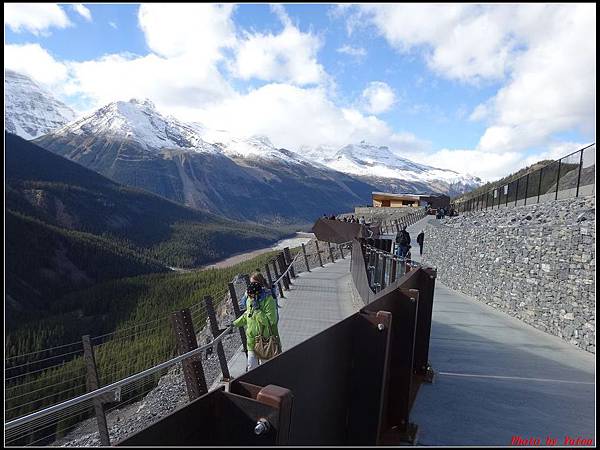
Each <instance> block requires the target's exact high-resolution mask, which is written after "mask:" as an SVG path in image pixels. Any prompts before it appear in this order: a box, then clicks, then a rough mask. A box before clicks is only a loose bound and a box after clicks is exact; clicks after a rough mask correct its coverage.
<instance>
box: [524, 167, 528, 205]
mask: <svg viewBox="0 0 600 450" xmlns="http://www.w3.org/2000/svg"><path fill="white" fill-rule="evenodd" d="M528 194H529V172H527V177H526V178H525V202H524V203H523V205H524V206H525V205H527V195H528Z"/></svg>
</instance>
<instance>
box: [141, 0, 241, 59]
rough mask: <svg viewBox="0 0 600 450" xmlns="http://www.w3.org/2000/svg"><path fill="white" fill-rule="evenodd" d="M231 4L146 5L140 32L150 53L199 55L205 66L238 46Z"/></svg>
mask: <svg viewBox="0 0 600 450" xmlns="http://www.w3.org/2000/svg"><path fill="white" fill-rule="evenodd" d="M233 9H234V5H231V4H221V5H218V4H143V5H141V6H140V9H139V12H138V20H139V24H140V28H141V29H142V31H143V32H144V35H145V37H146V43H147V44H148V47H150V49H151V50H152V51H153V52H155V53H157V54H158V55H160V56H163V57H176V56H181V55H183V54H186V55H192V54H193V55H195V57H196V58H198V59H200V60H202V61H203V62H204V63H205V64H209V63H214V62H215V61H217V60H219V59H221V58H222V52H221V49H222V48H226V47H231V46H234V45H235V43H236V37H235V25H234V23H233V20H232V18H231V14H232V12H233Z"/></svg>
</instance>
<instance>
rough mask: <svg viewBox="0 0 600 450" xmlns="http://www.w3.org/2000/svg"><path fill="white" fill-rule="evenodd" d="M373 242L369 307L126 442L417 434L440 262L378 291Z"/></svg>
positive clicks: (365, 438)
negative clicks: (417, 404) (415, 419)
mask: <svg viewBox="0 0 600 450" xmlns="http://www.w3.org/2000/svg"><path fill="white" fill-rule="evenodd" d="M365 249H366V244H365V242H361V241H359V240H354V242H353V248H352V257H351V258H352V265H351V268H352V270H351V272H352V279H353V282H354V285H355V287H356V290H357V291H358V292H359V295H360V296H361V297H362V299H363V301H364V303H365V306H364V307H363V308H362V309H361V310H360V311H359V312H357V313H355V314H353V315H351V316H349V317H348V318H346V319H344V320H342V321H341V322H338V323H337V324H335V325H333V326H331V327H329V328H327V329H326V330H324V331H322V332H321V333H319V334H317V335H315V336H313V337H311V338H309V339H308V340H306V341H304V342H302V343H300V344H298V345H296V346H295V347H292V348H291V349H289V350H287V351H285V352H283V353H282V354H280V355H278V356H276V357H275V358H273V359H271V360H270V361H267V362H266V363H264V364H262V365H260V366H259V367H257V368H256V369H254V370H251V371H250V372H247V373H245V374H244V375H242V376H240V377H238V378H236V379H234V380H232V381H231V383H230V385H229V387H230V389H229V392H223V391H222V390H218V391H213V392H210V393H208V394H205V395H203V396H202V397H200V398H198V399H196V400H195V401H193V402H192V403H190V404H189V405H187V406H184V407H182V408H180V409H179V410H177V411H175V412H174V413H172V414H171V415H169V416H167V417H166V418H164V419H162V420H160V421H159V422H157V423H155V424H153V425H151V426H150V427H148V428H146V429H145V430H142V431H140V432H138V433H137V434H135V435H133V436H131V437H129V438H127V439H125V440H124V441H121V442H120V443H119V444H118V445H163V446H172V445H184V446H211V445H243V446H254V445H297V446H299V445H352V446H356V445H394V444H400V443H412V444H414V443H415V441H416V435H417V428H418V427H417V425H415V424H413V423H411V422H410V411H411V409H412V406H413V404H414V401H415V398H416V396H417V393H418V390H419V387H420V385H421V383H422V382H424V381H431V379H432V375H433V372H432V370H431V366H430V364H429V361H428V356H429V355H428V353H429V336H430V331H431V313H432V306H433V292H434V287H435V270H434V269H430V268H424V267H420V266H416V265H415V266H413V267H411V270H409V271H408V272H406V273H405V274H403V275H402V276H400V277H399V278H398V279H396V280H391V281H389V283H388V285H387V286H386V287H384V288H383V289H381V290H380V291H379V292H377V293H375V292H374V291H373V290H372V289H371V288H370V287H369V283H368V276H367V267H366V252H365ZM378 251H381V250H378Z"/></svg>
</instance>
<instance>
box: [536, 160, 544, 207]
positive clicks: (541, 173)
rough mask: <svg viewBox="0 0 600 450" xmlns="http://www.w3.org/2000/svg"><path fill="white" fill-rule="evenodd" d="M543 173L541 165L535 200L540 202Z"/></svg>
mask: <svg viewBox="0 0 600 450" xmlns="http://www.w3.org/2000/svg"><path fill="white" fill-rule="evenodd" d="M543 174H544V168H543V167H542V168H541V169H540V181H539V182H538V198H537V202H536V203H539V202H540V192H541V191H542V175H543Z"/></svg>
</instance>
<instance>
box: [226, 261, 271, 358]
mask: <svg viewBox="0 0 600 450" xmlns="http://www.w3.org/2000/svg"><path fill="white" fill-rule="evenodd" d="M267 268H268V267H267ZM269 278H271V277H269ZM269 285H270V283H269ZM229 296H230V297H231V303H232V304H233V313H234V314H235V318H236V319H237V318H238V317H240V316H241V315H242V312H241V311H240V304H239V303H238V298H237V293H236V292H235V285H234V284H233V283H229ZM238 330H239V332H240V338H241V339H242V345H243V347H244V353H246V354H248V349H247V347H246V333H245V332H244V327H239V328H238Z"/></svg>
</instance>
